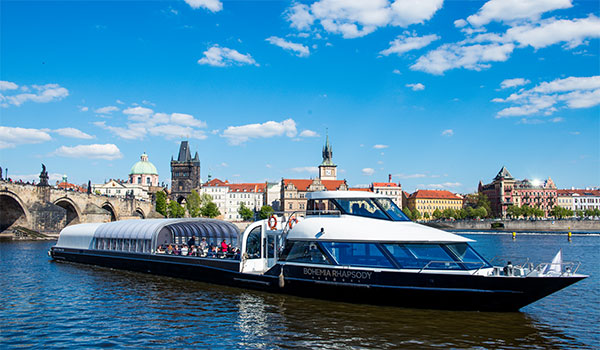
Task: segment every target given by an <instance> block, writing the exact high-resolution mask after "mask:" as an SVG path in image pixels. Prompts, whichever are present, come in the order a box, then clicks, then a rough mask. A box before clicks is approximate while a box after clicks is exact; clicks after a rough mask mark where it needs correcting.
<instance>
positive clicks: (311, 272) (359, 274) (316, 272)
mask: <svg viewBox="0 0 600 350" xmlns="http://www.w3.org/2000/svg"><path fill="white" fill-rule="evenodd" d="M303 272H304V275H308V276H323V277H340V278H356V279H364V280H368V279H371V274H372V273H373V272H371V271H351V270H328V269H313V268H310V267H305V268H304V271H303Z"/></svg>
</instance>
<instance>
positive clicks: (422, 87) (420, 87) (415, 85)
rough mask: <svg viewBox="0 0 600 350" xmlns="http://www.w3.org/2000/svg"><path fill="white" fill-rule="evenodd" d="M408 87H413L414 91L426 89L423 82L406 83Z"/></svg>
mask: <svg viewBox="0 0 600 350" xmlns="http://www.w3.org/2000/svg"><path fill="white" fill-rule="evenodd" d="M406 87H408V88H411V89H412V90H413V91H421V90H425V85H423V84H421V83H416V84H406Z"/></svg>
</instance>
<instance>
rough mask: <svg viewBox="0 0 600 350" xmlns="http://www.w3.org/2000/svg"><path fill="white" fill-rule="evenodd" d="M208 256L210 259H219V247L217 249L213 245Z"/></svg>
mask: <svg viewBox="0 0 600 350" xmlns="http://www.w3.org/2000/svg"><path fill="white" fill-rule="evenodd" d="M207 256H208V257H209V258H216V257H217V247H215V246H214V245H212V244H211V246H210V250H209V251H208V254H207Z"/></svg>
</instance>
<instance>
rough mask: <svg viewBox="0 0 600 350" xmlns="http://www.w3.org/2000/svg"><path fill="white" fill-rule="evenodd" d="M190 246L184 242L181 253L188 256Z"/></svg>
mask: <svg viewBox="0 0 600 350" xmlns="http://www.w3.org/2000/svg"><path fill="white" fill-rule="evenodd" d="M188 251H189V249H188V246H187V245H186V244H184V245H183V246H181V255H184V256H187V255H188Z"/></svg>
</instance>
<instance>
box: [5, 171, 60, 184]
mask: <svg viewBox="0 0 600 350" xmlns="http://www.w3.org/2000/svg"><path fill="white" fill-rule="evenodd" d="M62 177H63V174H59V173H49V174H48V180H49V181H50V182H55V181H60V180H62ZM10 178H11V179H13V180H15V181H19V180H21V181H35V182H36V183H37V182H38V181H40V174H39V173H38V174H25V175H21V174H16V175H11V176H10Z"/></svg>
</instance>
